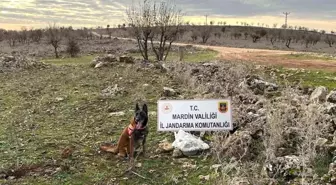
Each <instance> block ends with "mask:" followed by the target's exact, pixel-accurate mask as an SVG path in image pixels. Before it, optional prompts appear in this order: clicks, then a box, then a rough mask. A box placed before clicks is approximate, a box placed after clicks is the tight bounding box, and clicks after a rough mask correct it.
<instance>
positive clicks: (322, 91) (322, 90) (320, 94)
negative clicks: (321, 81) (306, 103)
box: [309, 86, 328, 103]
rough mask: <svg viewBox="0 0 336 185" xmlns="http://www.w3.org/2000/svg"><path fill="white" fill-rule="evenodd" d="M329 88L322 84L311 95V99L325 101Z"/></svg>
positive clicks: (317, 101)
mask: <svg viewBox="0 0 336 185" xmlns="http://www.w3.org/2000/svg"><path fill="white" fill-rule="evenodd" d="M327 93H328V89H327V88H326V87H323V86H320V87H317V88H316V89H315V90H314V91H313V93H312V94H311V95H310V98H309V99H310V101H312V102H316V103H321V102H325V101H326V98H327Z"/></svg>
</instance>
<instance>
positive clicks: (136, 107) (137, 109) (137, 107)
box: [135, 103, 140, 112]
mask: <svg viewBox="0 0 336 185" xmlns="http://www.w3.org/2000/svg"><path fill="white" fill-rule="evenodd" d="M139 110H140V108H139V104H138V103H136V104H135V112H137V111H139Z"/></svg>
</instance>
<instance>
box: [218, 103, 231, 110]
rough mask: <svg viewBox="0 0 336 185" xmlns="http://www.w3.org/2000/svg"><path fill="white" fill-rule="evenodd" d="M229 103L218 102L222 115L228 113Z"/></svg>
mask: <svg viewBox="0 0 336 185" xmlns="http://www.w3.org/2000/svg"><path fill="white" fill-rule="evenodd" d="M228 109H229V108H228V102H225V101H224V102H218V111H219V112H221V113H226V112H227V111H228Z"/></svg>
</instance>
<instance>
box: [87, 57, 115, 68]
mask: <svg viewBox="0 0 336 185" xmlns="http://www.w3.org/2000/svg"><path fill="white" fill-rule="evenodd" d="M115 62H118V60H117V57H116V56H114V55H112V54H108V55H106V56H98V57H96V58H94V59H93V61H92V62H91V67H94V68H101V67H108V66H112V65H113V63H115Z"/></svg>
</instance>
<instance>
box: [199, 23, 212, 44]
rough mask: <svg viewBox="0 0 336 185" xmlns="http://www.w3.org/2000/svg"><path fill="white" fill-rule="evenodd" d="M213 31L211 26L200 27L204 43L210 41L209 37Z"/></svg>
mask: <svg viewBox="0 0 336 185" xmlns="http://www.w3.org/2000/svg"><path fill="white" fill-rule="evenodd" d="M211 32H212V27H211V26H203V27H200V35H201V38H202V43H203V44H205V43H206V42H208V40H209V38H210V37H211Z"/></svg>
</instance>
